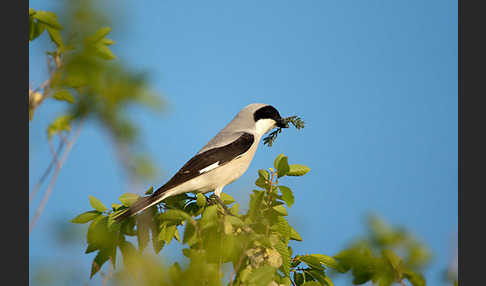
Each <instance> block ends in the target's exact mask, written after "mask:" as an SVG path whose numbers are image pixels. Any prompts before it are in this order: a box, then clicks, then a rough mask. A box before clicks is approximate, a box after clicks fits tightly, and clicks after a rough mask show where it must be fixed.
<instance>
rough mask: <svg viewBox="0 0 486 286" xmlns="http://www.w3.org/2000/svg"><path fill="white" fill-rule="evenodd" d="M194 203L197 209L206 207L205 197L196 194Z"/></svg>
mask: <svg viewBox="0 0 486 286" xmlns="http://www.w3.org/2000/svg"><path fill="white" fill-rule="evenodd" d="M196 203H197V205H198V206H199V207H201V208H202V207H204V206H205V205H206V196H204V195H203V194H201V193H197V195H196Z"/></svg>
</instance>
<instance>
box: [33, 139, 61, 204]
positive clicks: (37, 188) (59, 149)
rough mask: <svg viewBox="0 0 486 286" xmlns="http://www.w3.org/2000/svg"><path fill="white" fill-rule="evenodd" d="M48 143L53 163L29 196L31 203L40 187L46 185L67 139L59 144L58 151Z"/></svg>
mask: <svg viewBox="0 0 486 286" xmlns="http://www.w3.org/2000/svg"><path fill="white" fill-rule="evenodd" d="M61 138H62V137H61ZM48 142H49V146H50V148H51V153H53V156H54V157H53V158H52V161H51V162H50V163H49V165H48V166H47V169H46V170H45V171H44V173H43V174H42V176H41V177H40V179H39V181H38V182H37V183H36V184H35V186H34V187H33V188H32V191H31V192H30V194H29V203H30V202H31V201H32V199H33V198H34V196H35V194H36V193H37V191H38V190H39V188H40V186H41V185H42V184H43V183H44V181H45V180H46V178H47V177H48V175H49V173H50V172H51V170H52V166H54V163H55V162H56V161H57V154H59V153H60V152H61V150H62V148H63V147H64V145H65V143H66V140H65V138H64V139H61V142H59V146H58V147H57V150H56V151H54V150H53V148H52V143H51V142H50V141H48Z"/></svg>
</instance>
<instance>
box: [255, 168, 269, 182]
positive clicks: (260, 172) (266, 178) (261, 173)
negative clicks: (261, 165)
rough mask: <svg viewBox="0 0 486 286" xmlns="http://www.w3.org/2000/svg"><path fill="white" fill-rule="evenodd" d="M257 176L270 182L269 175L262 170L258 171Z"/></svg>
mask: <svg viewBox="0 0 486 286" xmlns="http://www.w3.org/2000/svg"><path fill="white" fill-rule="evenodd" d="M258 175H259V176H260V177H262V178H264V179H265V180H270V174H269V173H268V171H267V170H263V169H260V170H258Z"/></svg>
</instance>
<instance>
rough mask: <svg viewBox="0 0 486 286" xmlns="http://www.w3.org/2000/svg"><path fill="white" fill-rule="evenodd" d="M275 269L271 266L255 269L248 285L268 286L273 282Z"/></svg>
mask: <svg viewBox="0 0 486 286" xmlns="http://www.w3.org/2000/svg"><path fill="white" fill-rule="evenodd" d="M274 273H275V268H273V267H272V266H269V265H264V266H262V267H260V268H257V269H254V270H253V271H252V272H251V275H250V277H249V279H248V282H249V283H248V284H250V285H252V286H253V285H255V286H268V284H269V283H270V282H272V280H273V275H274Z"/></svg>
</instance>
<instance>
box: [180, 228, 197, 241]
mask: <svg viewBox="0 0 486 286" xmlns="http://www.w3.org/2000/svg"><path fill="white" fill-rule="evenodd" d="M195 238H196V228H195V227H194V226H193V225H192V223H187V224H186V228H185V229H184V236H183V238H182V243H183V244H184V243H187V244H188V245H192V244H194V243H195V242H196V241H195Z"/></svg>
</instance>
